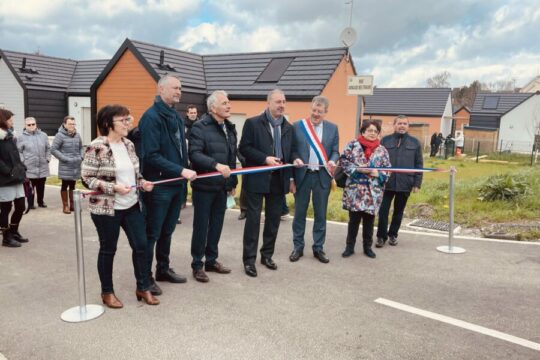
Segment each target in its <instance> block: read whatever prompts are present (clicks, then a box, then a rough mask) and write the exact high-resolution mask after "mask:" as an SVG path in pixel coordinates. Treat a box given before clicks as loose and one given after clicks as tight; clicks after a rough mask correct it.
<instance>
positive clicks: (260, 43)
mask: <svg viewBox="0 0 540 360" xmlns="http://www.w3.org/2000/svg"><path fill="white" fill-rule="evenodd" d="M282 38H283V37H282V35H281V34H280V32H279V31H278V29H277V28H276V27H275V26H262V27H259V28H257V29H254V30H252V31H250V32H241V31H240V30H239V29H238V28H237V26H236V25H233V24H225V25H219V24H211V23H203V24H200V25H197V26H195V27H191V28H188V29H187V30H186V31H185V32H184V34H182V35H181V36H179V37H178V40H177V42H178V44H179V45H180V48H181V49H182V50H186V51H194V50H195V48H197V49H201V50H202V51H198V52H201V53H223V52H228V53H230V52H245V51H269V50H272V49H275V48H276V47H277V46H278V45H279V44H280V43H281V41H282Z"/></svg>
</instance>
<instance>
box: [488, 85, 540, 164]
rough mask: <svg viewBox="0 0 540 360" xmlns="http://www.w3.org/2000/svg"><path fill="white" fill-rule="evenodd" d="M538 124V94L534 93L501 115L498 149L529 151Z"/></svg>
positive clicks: (539, 107)
mask: <svg viewBox="0 0 540 360" xmlns="http://www.w3.org/2000/svg"><path fill="white" fill-rule="evenodd" d="M539 126H540V95H534V96H532V97H530V98H528V99H527V100H526V101H524V102H523V103H521V104H520V105H518V106H517V107H516V108H514V109H513V110H511V111H510V112H508V113H507V114H505V115H503V116H502V117H501V125H500V129H499V144H498V147H499V150H503V151H504V150H510V151H512V152H524V153H530V152H531V151H532V145H533V142H534V134H535V133H538V127H539ZM501 146H502V148H501Z"/></svg>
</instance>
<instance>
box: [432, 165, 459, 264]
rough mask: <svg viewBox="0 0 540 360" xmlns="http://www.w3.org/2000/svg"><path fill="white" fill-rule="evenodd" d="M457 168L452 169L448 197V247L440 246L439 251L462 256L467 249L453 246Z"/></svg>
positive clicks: (452, 167)
mask: <svg viewBox="0 0 540 360" xmlns="http://www.w3.org/2000/svg"><path fill="white" fill-rule="evenodd" d="M456 172H457V171H456V167H455V166H451V167H450V184H449V186H450V189H449V196H448V203H449V204H448V207H449V211H450V219H449V220H450V228H449V229H448V245H444V246H439V247H437V250H438V251H440V252H443V253H446V254H462V253H464V252H465V249H463V248H460V247H457V246H452V240H453V239H454V187H455V180H456Z"/></svg>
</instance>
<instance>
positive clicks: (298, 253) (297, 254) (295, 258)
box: [289, 250, 304, 262]
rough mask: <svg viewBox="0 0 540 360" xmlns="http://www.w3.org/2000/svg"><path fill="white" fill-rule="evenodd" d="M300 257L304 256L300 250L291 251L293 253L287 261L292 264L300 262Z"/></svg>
mask: <svg viewBox="0 0 540 360" xmlns="http://www.w3.org/2000/svg"><path fill="white" fill-rule="evenodd" d="M302 256H304V251H302V250H293V252H292V253H291V255H290V256H289V260H291V261H292V262H295V261H298V260H300V258H301V257H302Z"/></svg>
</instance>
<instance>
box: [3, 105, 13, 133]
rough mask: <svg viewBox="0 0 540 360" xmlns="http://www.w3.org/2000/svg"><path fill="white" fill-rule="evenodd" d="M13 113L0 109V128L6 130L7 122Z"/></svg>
mask: <svg viewBox="0 0 540 360" xmlns="http://www.w3.org/2000/svg"><path fill="white" fill-rule="evenodd" d="M12 116H13V113H12V112H11V111H9V110H8V109H0V128H2V129H4V130H7V128H8V125H7V121H8V120H9V119H11V117H12Z"/></svg>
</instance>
